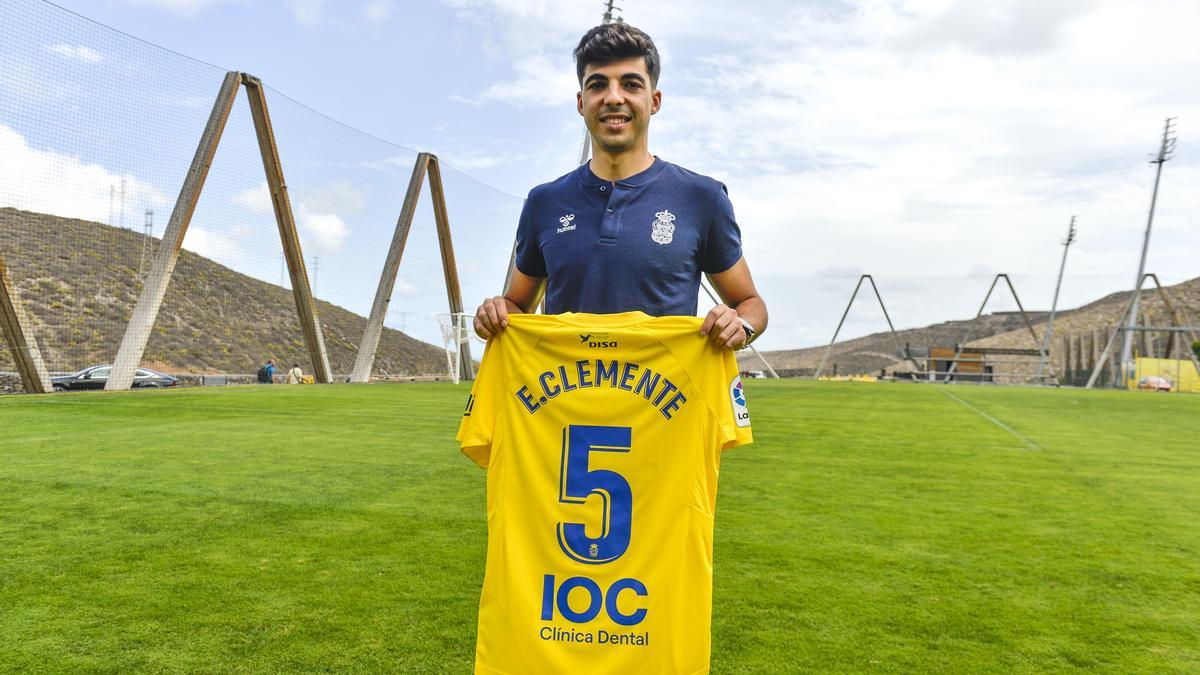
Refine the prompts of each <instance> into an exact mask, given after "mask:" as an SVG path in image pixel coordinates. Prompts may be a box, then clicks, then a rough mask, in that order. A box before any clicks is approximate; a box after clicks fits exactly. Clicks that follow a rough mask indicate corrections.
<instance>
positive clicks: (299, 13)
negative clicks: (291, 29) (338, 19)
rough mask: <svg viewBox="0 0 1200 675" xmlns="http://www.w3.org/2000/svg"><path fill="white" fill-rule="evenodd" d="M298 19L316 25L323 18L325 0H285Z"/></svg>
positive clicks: (305, 23)
mask: <svg viewBox="0 0 1200 675" xmlns="http://www.w3.org/2000/svg"><path fill="white" fill-rule="evenodd" d="M284 4H286V5H287V7H288V9H289V10H291V12H292V16H294V17H295V18H296V21H297V22H299V23H300V24H302V25H305V26H312V25H315V24H316V23H317V22H319V21H320V20H321V10H322V8H323V6H324V5H325V0H284Z"/></svg>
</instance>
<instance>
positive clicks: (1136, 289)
mask: <svg viewBox="0 0 1200 675" xmlns="http://www.w3.org/2000/svg"><path fill="white" fill-rule="evenodd" d="M1175 119H1176V118H1174V117H1168V118H1167V121H1166V122H1165V123H1164V124H1163V135H1162V143H1161V144H1160V145H1159V147H1158V152H1157V153H1156V154H1154V155H1151V159H1150V163H1151V164H1157V165H1158V169H1157V170H1156V171H1155V173H1154V191H1153V192H1152V193H1151V195H1150V215H1149V216H1147V218H1146V234H1145V237H1144V238H1143V239H1142V257H1141V259H1140V261H1139V262H1138V271H1137V278H1136V279H1134V281H1133V303H1132V304H1130V306H1129V315H1128V316H1126V317H1125V327H1126V328H1133V327H1134V326H1136V325H1137V320H1138V319H1137V317H1138V300H1139V299H1140V296H1141V294H1142V277H1143V276H1144V275H1145V274H1146V253H1147V251H1149V250H1150V228H1151V226H1152V225H1153V224H1154V206H1155V204H1156V203H1157V202H1158V183H1159V180H1161V179H1162V170H1163V164H1165V163H1167V161H1168V160H1170V159H1171V154H1172V153H1174V152H1175ZM1132 371H1133V331H1132V330H1127V331H1125V335H1124V336H1123V337H1122V342H1121V384H1125V383H1126V382H1127V381H1128V379H1129V377H1130V374H1131V373H1132Z"/></svg>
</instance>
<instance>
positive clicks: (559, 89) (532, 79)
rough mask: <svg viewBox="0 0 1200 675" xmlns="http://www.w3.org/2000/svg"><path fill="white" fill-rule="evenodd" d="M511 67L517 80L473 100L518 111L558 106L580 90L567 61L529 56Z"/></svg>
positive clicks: (572, 67)
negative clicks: (509, 107) (490, 102)
mask: <svg viewBox="0 0 1200 675" xmlns="http://www.w3.org/2000/svg"><path fill="white" fill-rule="evenodd" d="M514 67H515V69H516V71H517V72H516V75H517V76H516V78H514V79H512V80H509V81H507V82H497V83H496V84H493V85H491V86H490V87H488V88H487V89H485V90H484V91H483V92H481V93H480V94H479V95H478V96H477V97H476V98H475V99H474V100H477V101H500V102H502V103H507V104H509V105H512V106H515V107H517V108H528V107H531V106H559V105H563V102H564V101H568V102H569V101H570V100H571V92H573V91H575V90H577V89H579V84H578V82H576V80H575V68H574V66H572V65H571V62H570V61H568V60H566V59H555V58H551V57H549V56H543V55H531V56H527V57H525V58H522V59H519V60H518V61H517V63H516V64H515V66H514ZM461 100H463V101H464V102H467V101H466V100H465V99H461Z"/></svg>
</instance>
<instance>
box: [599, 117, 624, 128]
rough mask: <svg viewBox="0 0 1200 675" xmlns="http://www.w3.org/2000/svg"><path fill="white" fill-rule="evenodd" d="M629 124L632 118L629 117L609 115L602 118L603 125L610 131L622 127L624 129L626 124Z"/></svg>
mask: <svg viewBox="0 0 1200 675" xmlns="http://www.w3.org/2000/svg"><path fill="white" fill-rule="evenodd" d="M629 122H630V117H629V116H628V115H614V114H608V115H601V116H600V123H601V124H603V125H604V126H606V127H608V128H609V129H620V128H621V127H624V126H625V125H626V124H629Z"/></svg>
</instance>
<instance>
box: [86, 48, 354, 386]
mask: <svg viewBox="0 0 1200 675" xmlns="http://www.w3.org/2000/svg"><path fill="white" fill-rule="evenodd" d="M241 85H244V86H245V87H246V94H247V97H248V98H249V100H250V112H251V116H252V117H253V119H254V129H255V132H256V134H257V135H258V143H259V150H260V152H261V154H262V160H263V168H264V170H265V171H266V175H267V183H268V185H269V186H270V189H271V202H272V204H273V205H274V207H275V220H276V222H277V223H278V225H279V234H280V239H281V240H282V243H283V250H284V255H285V256H286V257H287V261H288V269H289V271H290V272H291V277H292V294H293V297H294V298H295V300H296V309H297V313H298V315H299V318H300V325H301V328H302V329H303V331H304V340H305V343H306V345H307V347H308V352H309V356H310V358H311V360H312V364H313V370H314V374H315V376H316V380H317V381H318V382H329V381H330V379H331V378H330V371H329V358H328V356H327V355H326V352H325V342H324V338H323V337H322V335H321V326H320V322H319V321H318V320H317V313H316V304H315V302H314V300H313V297H312V289H311V288H310V287H309V284H308V273H307V272H306V271H305V269H304V258H303V255H302V254H301V251H300V239H299V236H298V235H297V234H296V223H295V220H294V219H293V217H292V208H291V204H290V202H289V201H288V197H287V187H286V184H285V183H284V181H283V169H282V168H281V166H280V162H279V152H278V150H277V148H276V146H275V135H274V132H273V131H272V129H271V121H270V117H269V116H268V114H267V104H266V100H265V99H264V98H263V93H262V83H261V82H260V81H259V79H258V78H256V77H254V76H251V75H245V74H243V73H239V72H236V71H231V72H228V73H226V74H225V80H224V81H223V82H222V84H221V90H220V92H219V93H218V94H217V100H216V101H215V102H214V103H213V109H212V113H211V114H210V115H209V118H208V123H207V124H206V125H205V127H204V134H203V135H202V136H201V137H200V143H199V145H198V146H197V148H196V155H195V156H194V157H193V158H192V165H191V168H190V169H188V173H187V176H186V177H185V178H184V181H183V187H182V188H181V189H180V190H179V197H178V198H177V199H176V201H175V208H174V210H172V212H171V220H170V221H169V222H168V224H167V229H166V232H164V233H163V239H162V243H161V244H160V245H159V247H158V250H157V251H156V252H155V257H154V263H153V265H152V266H151V268H150V273H149V274H148V275H147V276H146V283H145V285H144V286H143V287H142V293H141V296H140V297H139V298H138V302H137V305H135V306H134V309H133V316H132V317H131V318H130V320H129V324H128V325H127V326H126V327H125V334H124V336H122V338H121V346H120V348H119V349H118V350H117V358H116V360H115V361H114V362H113V368H112V372H111V373H110V375H109V378H108V382H107V383H106V384H105V386H104V388H105V389H106V390H109V391H113V390H124V389H128V388H129V387H130V386H132V385H133V377H134V374H135V373H136V372H137V368H138V366H139V365H140V364H141V360H142V355H143V354H144V353H145V351H146V343H147V342H149V340H150V331H151V329H153V327H154V321H155V319H156V318H157V317H158V311H159V309H160V308H161V307H162V301H163V297H164V296H165V295H166V292H167V285H168V284H169V283H170V281H171V274H172V273H173V272H174V270H175V263H176V262H177V261H178V260H179V251H180V248H181V247H182V246H183V239H184V237H185V236H186V235H187V228H188V225H189V224H190V223H191V220H192V214H193V213H195V210H196V202H197V201H198V200H199V198H200V193H201V191H202V190H203V189H204V181H205V179H206V178H207V177H208V170H209V168H210V167H211V166H212V162H213V158H214V157H215V156H216V152H217V146H218V145H219V144H220V141H221V134H222V133H223V132H224V131H225V123H226V122H227V121H228V120H229V113H230V110H231V109H232V108H233V102H234V100H235V99H236V98H237V90H238V87H239V86H241Z"/></svg>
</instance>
